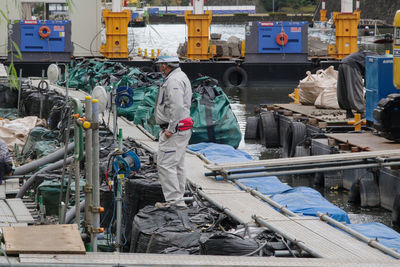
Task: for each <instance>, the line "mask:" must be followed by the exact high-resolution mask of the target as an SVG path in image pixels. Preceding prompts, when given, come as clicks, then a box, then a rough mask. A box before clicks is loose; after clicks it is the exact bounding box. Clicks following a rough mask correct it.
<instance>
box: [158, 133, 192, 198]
mask: <svg viewBox="0 0 400 267" xmlns="http://www.w3.org/2000/svg"><path fill="white" fill-rule="evenodd" d="M191 135H192V130H186V131H181V132H176V133H174V134H173V135H172V136H171V137H170V138H167V137H166V136H165V134H164V133H163V132H162V133H160V138H159V147H158V153H157V169H158V176H159V179H160V183H161V187H162V190H163V194H164V198H165V200H166V201H167V202H170V203H171V204H173V205H176V206H185V202H184V200H183V194H184V193H185V185H186V175H185V153H186V146H187V144H188V143H189V139H190V137H191Z"/></svg>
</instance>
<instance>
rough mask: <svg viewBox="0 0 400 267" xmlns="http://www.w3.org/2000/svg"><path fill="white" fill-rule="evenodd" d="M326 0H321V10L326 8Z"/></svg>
mask: <svg viewBox="0 0 400 267" xmlns="http://www.w3.org/2000/svg"><path fill="white" fill-rule="evenodd" d="M325 2H326V0H322V10H325V9H326V3H325Z"/></svg>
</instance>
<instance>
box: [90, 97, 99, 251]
mask: <svg viewBox="0 0 400 267" xmlns="http://www.w3.org/2000/svg"><path fill="white" fill-rule="evenodd" d="M92 126H93V130H92V145H93V147H92V152H93V154H92V155H93V156H92V161H93V165H92V179H93V180H92V182H93V207H92V208H94V209H97V210H96V211H95V212H94V215H93V227H92V228H93V230H98V229H100V213H99V210H98V208H99V207H100V176H99V154H100V151H99V148H100V144H99V102H98V100H97V99H93V100H92ZM88 153H89V152H88ZM91 246H92V251H93V252H97V234H95V235H94V236H93V239H92V240H91Z"/></svg>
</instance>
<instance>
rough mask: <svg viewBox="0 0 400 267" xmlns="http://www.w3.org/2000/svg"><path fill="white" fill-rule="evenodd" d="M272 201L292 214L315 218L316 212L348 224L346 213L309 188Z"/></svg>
mask: <svg viewBox="0 0 400 267" xmlns="http://www.w3.org/2000/svg"><path fill="white" fill-rule="evenodd" d="M271 199H272V200H274V201H276V202H278V203H279V204H281V205H283V206H287V207H288V208H289V209H290V210H291V211H293V212H294V213H302V214H303V215H307V216H316V214H317V212H321V213H328V214H329V216H331V217H332V218H333V219H335V220H337V221H339V222H345V223H350V219H349V217H348V216H347V213H346V212H345V211H344V210H342V209H340V208H338V207H336V206H335V205H333V204H332V203H330V202H329V201H328V200H326V199H325V198H324V197H323V196H322V195H321V194H320V193H319V192H318V191H316V190H314V189H312V188H309V187H302V186H301V187H296V188H293V189H289V190H287V191H285V192H283V193H282V194H276V195H274V196H272V197H271Z"/></svg>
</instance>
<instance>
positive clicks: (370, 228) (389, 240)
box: [348, 222, 400, 252]
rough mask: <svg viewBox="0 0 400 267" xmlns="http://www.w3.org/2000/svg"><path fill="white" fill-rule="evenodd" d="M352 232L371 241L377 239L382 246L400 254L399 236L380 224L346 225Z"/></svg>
mask: <svg viewBox="0 0 400 267" xmlns="http://www.w3.org/2000/svg"><path fill="white" fill-rule="evenodd" d="M348 227H350V228H351V229H353V230H354V231H357V232H359V233H360V234H363V235H365V236H366V237H368V238H371V239H376V238H377V239H378V241H379V243H381V244H382V245H384V246H386V247H388V248H393V249H395V250H397V252H400V234H399V233H398V232H396V231H395V230H393V229H391V228H389V227H387V226H386V225H384V224H381V223H375V222H372V223H362V224H350V225H348Z"/></svg>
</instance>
